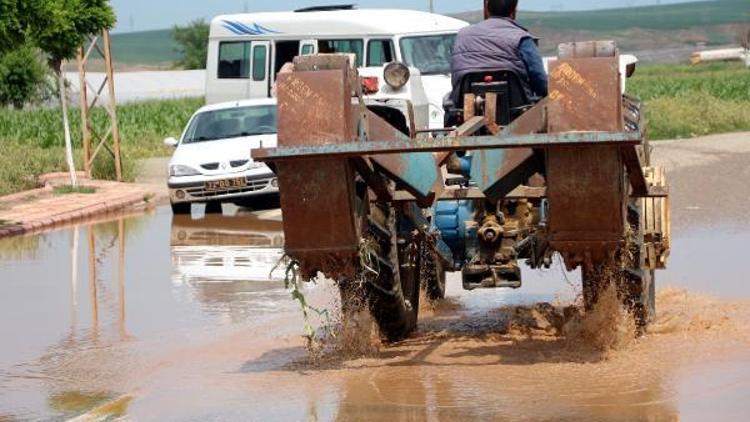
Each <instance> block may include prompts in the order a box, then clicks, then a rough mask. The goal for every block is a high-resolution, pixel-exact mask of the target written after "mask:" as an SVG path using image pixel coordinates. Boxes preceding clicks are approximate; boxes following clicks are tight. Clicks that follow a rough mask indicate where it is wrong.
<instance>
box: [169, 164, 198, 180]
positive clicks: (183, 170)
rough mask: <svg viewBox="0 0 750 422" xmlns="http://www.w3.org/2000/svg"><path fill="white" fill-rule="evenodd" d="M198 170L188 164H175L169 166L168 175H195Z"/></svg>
mask: <svg viewBox="0 0 750 422" xmlns="http://www.w3.org/2000/svg"><path fill="white" fill-rule="evenodd" d="M199 174H200V172H199V171H198V170H196V169H194V168H192V167H190V166H183V165H179V164H178V165H175V166H169V175H170V176H174V177H182V176H197V175H199Z"/></svg>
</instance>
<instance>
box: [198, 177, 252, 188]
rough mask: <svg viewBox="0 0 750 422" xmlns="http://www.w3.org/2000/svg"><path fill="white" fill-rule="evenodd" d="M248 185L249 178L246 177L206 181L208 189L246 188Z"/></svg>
mask: <svg viewBox="0 0 750 422" xmlns="http://www.w3.org/2000/svg"><path fill="white" fill-rule="evenodd" d="M245 186H247V180H245V178H244V177H238V178H236V179H225V180H211V181H208V182H206V190H226V189H236V188H244V187H245Z"/></svg>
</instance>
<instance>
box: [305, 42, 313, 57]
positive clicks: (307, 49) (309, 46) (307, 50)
mask: <svg viewBox="0 0 750 422" xmlns="http://www.w3.org/2000/svg"><path fill="white" fill-rule="evenodd" d="M313 51H314V50H313V45H312V44H305V45H303V46H302V55H303V56H309V55H310V54H312V53H313Z"/></svg>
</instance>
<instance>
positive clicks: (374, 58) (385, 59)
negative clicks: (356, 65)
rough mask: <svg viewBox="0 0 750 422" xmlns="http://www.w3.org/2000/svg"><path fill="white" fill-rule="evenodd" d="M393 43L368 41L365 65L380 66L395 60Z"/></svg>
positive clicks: (389, 41)
mask: <svg viewBox="0 0 750 422" xmlns="http://www.w3.org/2000/svg"><path fill="white" fill-rule="evenodd" d="M393 50H394V48H393V41H391V40H370V41H368V42H367V65H368V66H382V65H384V64H386V63H390V62H392V61H394V60H396V57H395V55H394V54H393Z"/></svg>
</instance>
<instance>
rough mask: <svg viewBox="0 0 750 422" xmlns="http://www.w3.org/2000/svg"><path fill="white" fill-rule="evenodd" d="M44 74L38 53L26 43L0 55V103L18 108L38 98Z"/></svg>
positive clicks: (43, 87) (43, 82)
mask: <svg viewBox="0 0 750 422" xmlns="http://www.w3.org/2000/svg"><path fill="white" fill-rule="evenodd" d="M46 76H47V72H46V71H45V68H44V65H43V64H42V63H41V61H40V60H39V54H38V53H37V51H36V49H34V48H33V47H32V46H30V45H28V44H27V45H23V46H22V47H20V48H17V49H15V50H13V51H10V52H7V53H5V54H2V55H0V104H2V105H12V106H13V107H15V108H16V109H20V108H23V106H24V105H25V104H27V103H33V102H36V101H38V100H40V99H41V98H42V97H43V96H44V95H45V94H46V92H45V91H46V89H45V88H46Z"/></svg>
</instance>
